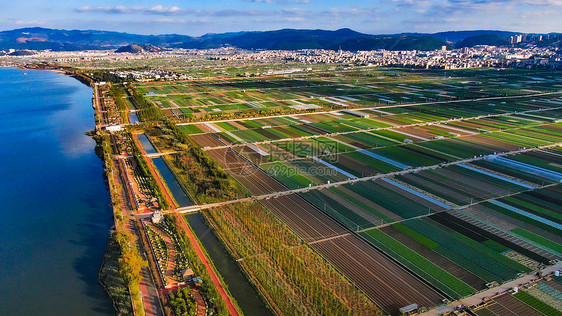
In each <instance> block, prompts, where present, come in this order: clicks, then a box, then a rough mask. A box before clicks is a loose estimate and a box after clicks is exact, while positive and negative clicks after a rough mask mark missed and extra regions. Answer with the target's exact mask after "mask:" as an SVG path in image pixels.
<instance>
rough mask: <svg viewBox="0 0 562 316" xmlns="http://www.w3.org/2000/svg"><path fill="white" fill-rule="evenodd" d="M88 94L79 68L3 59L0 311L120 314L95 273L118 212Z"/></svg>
mask: <svg viewBox="0 0 562 316" xmlns="http://www.w3.org/2000/svg"><path fill="white" fill-rule="evenodd" d="M24 72H25V73H26V74H24ZM91 102H92V89H91V88H89V87H87V86H85V85H84V84H82V83H80V82H79V81H77V80H75V79H73V78H70V77H66V76H64V75H61V74H59V73H56V72H52V71H33V70H25V71H23V70H21V69H16V68H2V67H0V111H1V112H0V175H1V177H2V179H1V181H0V216H1V219H0V258H1V259H0V314H1V315H112V314H113V308H112V305H111V302H110V301H109V299H108V298H107V297H106V295H105V294H104V292H103V289H102V287H101V286H100V285H99V283H98V276H97V273H98V270H99V268H100V265H101V262H102V257H103V252H104V250H105V246H106V242H107V239H108V236H109V229H110V227H111V226H112V225H113V221H112V212H111V209H110V208H109V203H110V199H109V193H108V192H107V190H106V187H105V185H104V180H103V168H102V162H101V160H100V159H99V158H98V157H97V156H96V155H95V153H94V147H95V142H94V141H93V140H92V139H91V138H90V137H88V136H86V135H85V134H84V133H85V132H86V131H88V130H91V129H93V128H94V113H93V110H92V106H91V104H92V103H91Z"/></svg>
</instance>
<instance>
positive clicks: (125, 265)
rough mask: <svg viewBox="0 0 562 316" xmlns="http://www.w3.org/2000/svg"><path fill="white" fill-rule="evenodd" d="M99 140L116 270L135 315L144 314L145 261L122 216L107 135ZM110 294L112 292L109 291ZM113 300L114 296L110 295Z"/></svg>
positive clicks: (118, 187)
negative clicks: (142, 280)
mask: <svg viewBox="0 0 562 316" xmlns="http://www.w3.org/2000/svg"><path fill="white" fill-rule="evenodd" d="M100 142H101V143H102V146H101V147H102V148H103V152H104V155H103V157H104V160H105V165H106V173H107V179H108V183H109V187H110V192H111V201H112V204H113V216H114V221H115V228H114V230H112V232H111V238H112V240H114V241H115V247H116V248H117V251H118V253H119V258H118V259H117V272H118V274H119V276H120V278H121V279H122V280H123V283H124V284H125V285H126V287H127V289H128V292H129V294H130V297H131V301H132V304H133V306H134V309H135V310H136V312H137V315H144V308H143V306H142V300H141V297H140V286H139V284H140V275H141V270H142V268H143V267H146V266H147V263H146V261H145V260H144V259H143V258H142V256H141V254H140V252H139V250H138V248H137V247H136V238H135V237H134V236H133V234H131V232H130V231H129V230H128V229H127V227H126V221H127V220H128V219H127V218H125V217H123V215H122V214H123V209H122V207H121V205H122V202H123V201H122V199H121V196H120V194H119V192H121V191H122V189H123V188H122V186H121V184H120V183H118V182H117V181H115V178H116V177H115V176H116V175H115V170H116V168H115V167H114V164H113V158H112V157H113V154H114V153H113V152H112V149H111V148H112V147H111V143H110V138H109V136H108V135H105V134H103V135H101V138H100ZM109 294H110V295H112V293H109ZM112 298H113V299H114V300H115V297H113V296H112Z"/></svg>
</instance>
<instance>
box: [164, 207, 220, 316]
mask: <svg viewBox="0 0 562 316" xmlns="http://www.w3.org/2000/svg"><path fill="white" fill-rule="evenodd" d="M177 216H181V215H176V214H166V215H165V220H166V221H167V222H168V224H169V225H168V227H169V231H170V232H171V234H174V235H176V236H179V244H180V247H181V248H182V250H183V253H185V254H186V255H187V258H188V260H189V262H190V263H191V264H192V267H191V269H192V270H193V272H194V273H195V275H197V276H199V277H201V279H202V280H203V283H202V285H201V287H200V288H199V291H200V293H201V296H203V298H204V299H205V301H206V303H207V315H230V313H229V311H228V308H227V306H226V303H225V302H224V300H223V299H222V297H221V295H220V293H219V291H218V289H217V288H216V287H215V286H214V283H213V280H212V279H211V275H210V274H209V272H208V271H207V268H206V267H205V265H204V264H203V262H201V260H200V259H199V257H198V256H197V253H196V252H195V248H194V247H193V245H192V244H191V242H190V240H189V237H188V236H187V234H186V233H185V231H183V229H178V226H179V223H178V221H179V220H180V219H179V218H177Z"/></svg>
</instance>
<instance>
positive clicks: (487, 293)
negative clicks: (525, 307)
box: [420, 262, 562, 316]
mask: <svg viewBox="0 0 562 316" xmlns="http://www.w3.org/2000/svg"><path fill="white" fill-rule="evenodd" d="M561 269H562V262H558V263H557V264H556V265H553V266H549V267H546V268H544V269H542V270H540V272H541V275H548V274H550V273H553V272H554V271H556V270H561ZM536 279H539V277H538V276H537V274H536V273H532V274H528V275H525V276H523V277H520V278H518V279H516V280H513V281H511V282H507V283H504V284H502V285H498V286H496V287H493V288H490V289H487V290H484V291H482V292H479V293H477V294H475V295H472V296H469V297H465V298H463V299H460V300H456V301H454V302H451V303H449V304H447V305H445V306H441V307H437V308H434V309H432V310H430V311H428V312H425V313H422V314H420V315H421V316H439V315H443V314H445V313H449V312H453V311H454V310H455V309H456V308H457V307H458V306H459V305H464V306H469V307H470V306H474V305H477V304H480V303H482V301H483V300H484V298H489V297H492V296H495V295H497V294H501V293H504V292H506V291H508V290H511V289H513V288H514V287H520V286H522V285H524V284H527V283H529V282H532V281H534V280H536Z"/></svg>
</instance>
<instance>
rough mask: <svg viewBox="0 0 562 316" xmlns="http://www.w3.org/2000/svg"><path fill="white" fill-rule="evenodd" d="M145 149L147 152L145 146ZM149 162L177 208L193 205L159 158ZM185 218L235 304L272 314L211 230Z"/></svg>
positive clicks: (193, 218) (196, 219)
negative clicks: (164, 183) (176, 203)
mask: <svg viewBox="0 0 562 316" xmlns="http://www.w3.org/2000/svg"><path fill="white" fill-rule="evenodd" d="M140 136H144V137H145V138H146V136H145V135H139V139H140ZM146 141H148V139H146ZM141 143H142V144H143V146H145V142H143V141H142V139H141ZM149 144H150V143H149ZM150 146H152V145H150ZM144 148H145V150H147V147H144ZM152 162H153V163H154V166H156V169H158V172H159V173H160V175H161V176H162V178H163V179H164V181H166V184H167V185H168V188H169V189H170V191H171V193H172V195H173V196H174V198H175V199H176V201H177V202H178V204H179V205H180V206H190V205H193V203H192V202H191V200H190V199H189V198H188V197H187V195H186V194H185V192H184V191H183V189H182V188H181V186H180V185H179V183H178V181H177V180H176V178H175V177H174V175H173V174H172V172H171V171H170V169H169V168H168V166H167V165H166V163H164V161H163V160H162V158H160V157H157V158H153V159H152ZM186 218H187V221H188V222H189V225H190V226H191V227H192V228H193V231H194V232H195V234H196V235H197V238H199V240H200V241H201V243H202V244H203V247H205V249H206V250H207V253H208V254H209V256H210V257H211V260H212V261H213V264H214V265H215V267H216V268H217V270H218V271H219V273H220V274H221V276H222V278H223V279H224V281H225V282H226V284H227V286H228V288H229V290H230V292H231V293H232V295H233V296H234V298H235V299H236V301H237V302H238V305H239V306H240V308H241V309H242V311H243V312H244V314H246V315H271V312H270V311H269V310H268V309H267V307H266V306H265V304H264V303H263V301H262V300H261V298H260V297H259V296H258V292H257V290H256V289H255V288H254V287H252V285H251V284H250V282H249V281H248V279H247V278H246V277H245V276H244V274H243V273H242V271H241V270H240V266H238V264H237V263H236V261H234V259H232V257H231V256H230V254H228V252H227V250H226V249H225V248H224V246H223V245H222V243H221V242H220V241H219V240H218V238H217V237H216V236H215V235H214V233H213V231H212V230H211V229H210V228H209V226H207V224H206V223H205V220H204V219H203V217H202V216H201V214H199V213H195V214H191V215H189V216H187V217H186Z"/></svg>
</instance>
